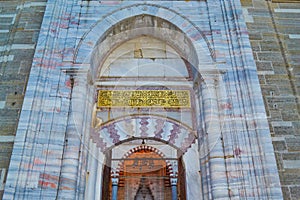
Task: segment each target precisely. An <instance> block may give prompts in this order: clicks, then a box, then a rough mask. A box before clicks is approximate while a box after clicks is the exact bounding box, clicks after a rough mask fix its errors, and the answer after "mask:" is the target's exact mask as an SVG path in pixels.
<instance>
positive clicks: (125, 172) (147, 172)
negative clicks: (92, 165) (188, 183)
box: [102, 139, 186, 200]
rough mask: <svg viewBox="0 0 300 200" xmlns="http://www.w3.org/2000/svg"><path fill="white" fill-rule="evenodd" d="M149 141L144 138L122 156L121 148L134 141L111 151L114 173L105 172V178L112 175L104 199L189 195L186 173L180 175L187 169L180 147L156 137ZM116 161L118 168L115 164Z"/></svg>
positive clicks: (171, 197)
mask: <svg viewBox="0 0 300 200" xmlns="http://www.w3.org/2000/svg"><path fill="white" fill-rule="evenodd" d="M135 142H140V140H137V141H135ZM147 143H148V144H149V145H146V144H145V141H144V139H142V144H140V145H138V146H136V147H135V148H133V149H130V150H128V151H127V152H126V153H125V154H124V155H123V156H122V157H121V158H120V157H119V156H120V150H121V149H122V150H124V149H126V146H128V145H132V144H133V143H132V142H131V143H130V144H129V143H127V144H126V143H125V144H122V145H123V147H120V148H116V149H112V150H111V151H110V152H109V153H108V154H107V156H109V158H108V159H109V160H110V161H109V162H110V164H111V165H112V168H111V169H112V170H111V173H110V175H108V174H105V176H106V177H104V178H103V181H105V180H108V178H109V177H108V176H110V178H111V179H110V187H109V190H110V192H109V194H108V193H107V196H103V198H102V199H136V200H140V199H141V200H144V199H147V200H151V199H156V200H162V199H164V200H171V199H177V197H178V196H180V199H186V196H185V177H183V176H179V177H178V174H184V173H185V172H184V168H183V167H182V166H181V165H182V158H181V157H178V153H177V150H176V149H174V148H172V147H164V146H163V145H161V144H159V143H158V142H156V141H149V140H147ZM122 145H121V146H122ZM153 146H156V147H158V148H160V149H158V148H155V147H153ZM165 153H166V154H167V155H165ZM179 155H180V154H179ZM116 164H117V165H118V167H117V169H115V167H114V166H115V165H116ZM177 188H180V190H179V189H177Z"/></svg>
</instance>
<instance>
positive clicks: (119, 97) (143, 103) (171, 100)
mask: <svg viewBox="0 0 300 200" xmlns="http://www.w3.org/2000/svg"><path fill="white" fill-rule="evenodd" d="M97 106H98V107H137V108H138V107H162V108H190V107H191V101H190V91H189V90H99V91H98V102H97Z"/></svg>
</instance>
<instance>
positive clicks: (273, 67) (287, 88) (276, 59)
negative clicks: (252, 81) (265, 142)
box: [241, 0, 300, 200]
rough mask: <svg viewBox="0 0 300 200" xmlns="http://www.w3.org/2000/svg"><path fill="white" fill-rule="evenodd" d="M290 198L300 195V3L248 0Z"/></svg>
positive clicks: (255, 48)
mask: <svg viewBox="0 0 300 200" xmlns="http://www.w3.org/2000/svg"><path fill="white" fill-rule="evenodd" d="M241 2H242V5H243V10H244V16H245V19H246V22H247V27H248V31H249V34H250V40H251V45H252V49H253V54H254V58H255V61H256V65H257V69H258V74H259V80H260V84H261V88H262V92H263V98H264V103H265V108H266V112H267V115H268V121H269V126H270V130H271V135H272V140H273V145H274V150H275V154H276V160H277V166H278V169H279V174H280V179H281V185H282V192H283V195H284V199H295V200H296V199H299V198H300V193H299V190H300V117H299V112H300V110H299V108H300V104H299V92H300V91H299V86H300V34H299V33H300V3H284V1H277V2H279V3H275V2H272V1H261V0H242V1H241Z"/></svg>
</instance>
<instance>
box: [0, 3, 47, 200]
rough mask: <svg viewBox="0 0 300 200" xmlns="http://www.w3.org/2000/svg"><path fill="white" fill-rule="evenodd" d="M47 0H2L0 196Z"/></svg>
mask: <svg viewBox="0 0 300 200" xmlns="http://www.w3.org/2000/svg"><path fill="white" fill-rule="evenodd" d="M45 6H46V0H0V199H2V195H3V189H4V184H5V179H6V175H7V171H8V166H9V162H10V156H11V152H12V147H13V142H14V137H15V132H16V128H17V124H18V118H19V113H20V110H21V107H22V103H23V97H24V92H25V88H26V84H27V79H28V75H29V72H30V67H31V63H32V59H33V54H34V51H35V45H36V42H37V38H38V34H39V30H40V26H41V22H42V20H43V15H44V10H45Z"/></svg>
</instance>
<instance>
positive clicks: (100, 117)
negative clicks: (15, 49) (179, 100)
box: [3, 0, 282, 199]
mask: <svg viewBox="0 0 300 200" xmlns="http://www.w3.org/2000/svg"><path fill="white" fill-rule="evenodd" d="M156 67H157V68H156ZM154 69H155V70H154ZM103 88H106V89H107V88H108V89H120V88H121V89H124V90H125V89H127V90H128V89H130V90H137V89H141V88H142V89H144V88H145V89H149V88H150V89H153V90H158V89H160V90H161V89H166V90H178V89H182V88H184V89H187V90H189V91H191V94H192V100H191V108H187V109H173V108H172V109H167V108H152V107H150V108H145V109H133V108H128V109H122V108H120V109H103V108H102V109H99V108H97V107H96V106H95V104H96V101H97V97H96V94H97V91H98V90H100V89H103ZM141 140H143V141H144V140H145V141H146V144H147V145H148V146H149V148H153V149H157V150H158V151H159V152H162V154H163V155H166V156H167V157H172V156H173V157H172V158H176V157H179V155H180V156H182V157H183V158H182V159H183V162H184V164H185V170H186V175H185V176H186V177H185V181H186V190H187V192H186V193H187V196H186V198H187V199H229V198H232V199H282V194H281V189H280V183H279V177H278V172H277V167H276V162H275V158H274V152H273V147H272V142H271V138H270V131H269V129H268V123H267V120H266V114H265V110H264V104H263V100H262V97H261V91H260V86H259V82H258V78H257V72H256V66H255V63H254V60H253V56H252V50H251V47H250V43H249V39H248V32H247V29H246V26H245V23H244V20H243V15H242V8H241V5H240V3H239V1H235V0H230V1H223V0H210V1H209V0H208V1H176V2H174V1H78V0H73V1H71V0H52V1H48V2H47V6H46V11H45V15H44V20H43V24H42V27H41V32H40V35H39V41H38V44H37V47H36V51H35V56H34V61H33V65H32V68H31V72H30V78H29V81H28V86H27V90H26V96H25V99H24V104H23V107H22V112H21V117H20V122H19V126H18V130H17V135H16V139H15V144H14V149H13V154H12V158H11V163H10V168H9V173H8V177H7V182H6V186H5V192H4V196H3V199H30V198H34V199H41V198H42V199H100V198H101V196H102V194H103V191H101V188H102V187H103V186H102V184H106V183H105V182H103V168H104V166H105V165H106V163H105V162H106V156H107V155H106V154H105V153H106V152H107V150H108V149H109V150H112V151H113V156H115V157H114V158H119V157H120V158H122V156H123V155H124V154H126V152H130V150H131V149H134V148H137V147H139V144H138V143H140V142H141ZM128 142H131V143H129V144H128ZM135 142H137V143H135ZM118 148H121V150H119V151H120V152H119V153H118ZM166 148H167V149H166ZM153 151H155V150H153ZM175 152H176V153H175ZM178 152H179V155H178ZM118 156H119V157H118ZM162 157H163V156H162ZM111 168H112V170H111V171H112V172H111V173H112V174H113V173H118V165H117V164H116V165H112V166H111Z"/></svg>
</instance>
